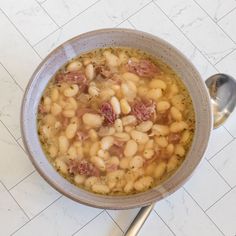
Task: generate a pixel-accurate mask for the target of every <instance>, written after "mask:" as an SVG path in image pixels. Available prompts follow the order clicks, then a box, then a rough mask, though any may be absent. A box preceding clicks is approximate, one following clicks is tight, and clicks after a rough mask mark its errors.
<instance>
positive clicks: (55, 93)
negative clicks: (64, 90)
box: [50, 88, 59, 102]
mask: <svg viewBox="0 0 236 236" xmlns="http://www.w3.org/2000/svg"><path fill="white" fill-rule="evenodd" d="M50 96H51V99H52V101H53V102H56V101H57V99H58V98H59V92H58V89H57V88H52V90H51V94H50Z"/></svg>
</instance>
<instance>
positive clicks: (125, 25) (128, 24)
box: [117, 20, 134, 29]
mask: <svg viewBox="0 0 236 236" xmlns="http://www.w3.org/2000/svg"><path fill="white" fill-rule="evenodd" d="M117 28H127V29H134V27H133V26H132V25H131V24H130V23H129V21H128V20H125V21H124V22H122V23H121V24H119V25H118V26H117Z"/></svg>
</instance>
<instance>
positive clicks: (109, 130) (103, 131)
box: [98, 126, 116, 137]
mask: <svg viewBox="0 0 236 236" xmlns="http://www.w3.org/2000/svg"><path fill="white" fill-rule="evenodd" d="M115 132H116V130H115V128H113V127H109V126H102V127H101V128H100V129H99V131H98V135H99V136H100V137H104V136H108V135H113V134H114V133H115Z"/></svg>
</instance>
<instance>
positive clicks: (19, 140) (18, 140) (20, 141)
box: [17, 137, 25, 151]
mask: <svg viewBox="0 0 236 236" xmlns="http://www.w3.org/2000/svg"><path fill="white" fill-rule="evenodd" d="M17 143H18V144H19V145H20V146H21V147H22V149H23V150H24V151H25V146H24V143H23V140H22V138H21V137H20V138H19V139H17Z"/></svg>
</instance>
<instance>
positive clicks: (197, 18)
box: [155, 0, 236, 64]
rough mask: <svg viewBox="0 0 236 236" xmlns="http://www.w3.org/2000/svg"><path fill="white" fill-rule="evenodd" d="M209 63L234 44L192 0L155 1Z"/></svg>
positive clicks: (229, 50) (228, 50)
mask: <svg viewBox="0 0 236 236" xmlns="http://www.w3.org/2000/svg"><path fill="white" fill-rule="evenodd" d="M155 2H156V3H157V4H158V5H159V6H160V7H161V8H162V9H163V11H164V12H165V13H166V14H167V15H168V17H169V18H170V19H171V20H172V21H174V22H175V24H176V25H177V26H178V27H179V28H180V29H181V30H182V31H183V32H184V34H185V35H186V36H187V37H188V38H189V39H190V40H191V41H192V42H193V43H194V44H195V45H196V47H197V48H198V49H199V50H200V51H201V52H202V53H203V55H205V56H206V57H207V58H208V59H209V60H210V61H211V63H213V64H215V63H216V62H217V61H219V60H220V59H221V58H223V57H224V56H225V55H227V54H228V53H229V52H231V51H232V50H233V49H235V48H236V45H235V44H234V43H233V42H232V41H231V40H230V39H229V38H228V37H227V35H225V33H224V32H223V31H222V30H221V29H220V28H219V27H218V26H217V25H216V24H215V23H214V22H213V21H212V20H211V19H210V17H209V16H208V15H207V14H206V13H205V12H204V11H203V10H202V9H201V8H200V7H199V6H198V5H197V4H196V3H195V2H193V1H192V0H177V1H165V0H156V1H155Z"/></svg>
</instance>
